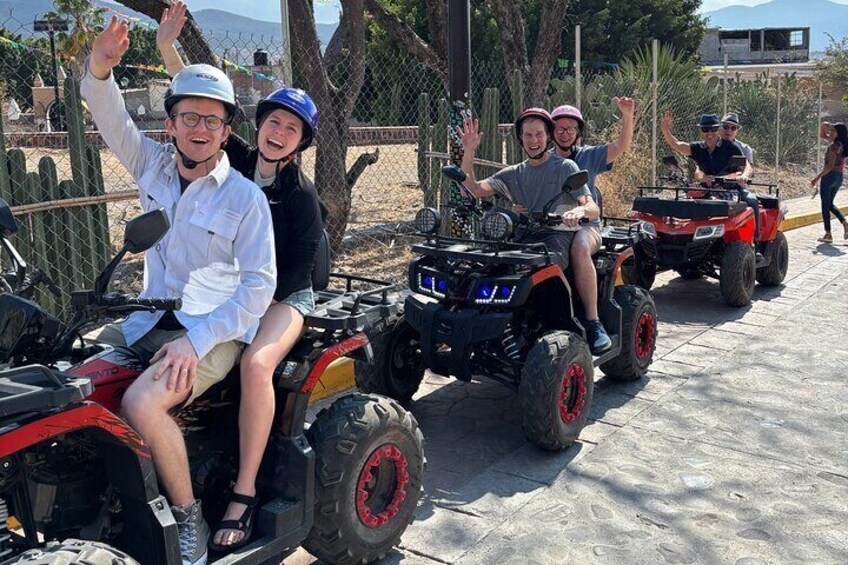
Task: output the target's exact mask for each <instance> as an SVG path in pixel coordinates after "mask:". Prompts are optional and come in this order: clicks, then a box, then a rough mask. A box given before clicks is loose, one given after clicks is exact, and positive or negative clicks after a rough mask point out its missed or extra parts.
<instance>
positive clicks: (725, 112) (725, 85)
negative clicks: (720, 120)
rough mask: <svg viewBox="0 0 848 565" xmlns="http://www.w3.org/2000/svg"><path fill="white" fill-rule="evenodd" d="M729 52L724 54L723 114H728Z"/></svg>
mask: <svg viewBox="0 0 848 565" xmlns="http://www.w3.org/2000/svg"><path fill="white" fill-rule="evenodd" d="M727 74H728V72H727V53H725V54H724V80H722V86H723V88H722V101H721V115H722V116H726V115H727Z"/></svg>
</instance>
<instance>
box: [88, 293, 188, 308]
mask: <svg viewBox="0 0 848 565" xmlns="http://www.w3.org/2000/svg"><path fill="white" fill-rule="evenodd" d="M99 302H100V305H102V306H106V307H108V308H122V307H125V306H129V307H133V306H136V307H138V308H139V309H150V310H179V309H180V308H182V307H183V301H182V299H180V298H132V297H130V296H128V295H126V294H120V293H109V294H106V295H104V296H102V297H101V300H100V301H99Z"/></svg>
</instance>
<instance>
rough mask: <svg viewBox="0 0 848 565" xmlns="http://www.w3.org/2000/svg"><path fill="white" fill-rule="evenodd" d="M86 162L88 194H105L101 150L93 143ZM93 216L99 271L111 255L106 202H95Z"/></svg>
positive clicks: (89, 146)
mask: <svg viewBox="0 0 848 565" xmlns="http://www.w3.org/2000/svg"><path fill="white" fill-rule="evenodd" d="M86 162H87V164H88V179H89V182H88V195H89V196H103V195H104V194H106V187H105V186H104V184H103V166H102V164H101V162H100V150H99V149H97V147H95V146H93V145H88V146H86ZM92 217H93V220H94V229H93V230H92V234H93V235H94V236H95V238H94V247H93V249H94V252H95V256H94V257H92V259H94V270H95V272H96V273H99V272H100V270H101V269H103V267H105V266H106V260H107V259H108V257H109V255H111V250H110V249H109V247H110V245H109V244H110V241H109V216H108V213H107V211H106V204H95V205H93V206H92Z"/></svg>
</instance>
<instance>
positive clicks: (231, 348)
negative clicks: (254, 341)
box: [85, 324, 243, 405]
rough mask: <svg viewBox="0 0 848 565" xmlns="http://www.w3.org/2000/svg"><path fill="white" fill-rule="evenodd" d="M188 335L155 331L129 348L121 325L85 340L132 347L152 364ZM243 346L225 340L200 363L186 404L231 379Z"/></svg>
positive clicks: (95, 331)
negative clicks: (165, 347)
mask: <svg viewBox="0 0 848 565" xmlns="http://www.w3.org/2000/svg"><path fill="white" fill-rule="evenodd" d="M185 334H186V331H185V330H175V331H168V330H160V329H157V328H153V329H152V330H150V331H149V332H147V333H146V334H145V335H144V337H142V338H141V339H140V340H138V341H137V342H135V343H134V344H132V345H130V346H128V345H127V342H126V340H125V339H124V333H123V332H122V331H121V325H120V324H106V325H105V326H103V327H102V328H98V329H96V330H94V331H92V332H90V333H88V334H86V336H85V338H86V339H89V340H94V341H99V342H102V343H108V344H109V345H114V346H123V347H129V348H130V349H132V350H133V351H135V352H136V353H137V354H138V355H139V356H140V357H141V360H142V361H144V363H145V364H146V363H149V362H150V358H151V357H153V355H154V354H155V353H156V352H157V351H159V349H160V348H161V347H162V346H163V345H165V344H166V343H168V342H171V341H174V340H175V339H177V338H180V337H182V336H184V335H185ZM242 347H243V345H242V344H241V343H240V342H238V341H225V342H223V343H219V344H218V345H216V346H215V347H213V348H212V351H210V352H209V353H207V354H206V355H205V356H204V357H203V358H202V359H201V360H200V362H199V363H198V364H197V377H196V378H195V379H194V385H193V386H192V390H191V395H190V396H189V397H188V398H187V399H186V400H185V402H184V403H183V405H186V404H189V403H190V402H193V401H194V400H195V399H196V398H197V397H198V396H200V395H201V394H203V393H204V392H206V390H207V389H209V387H211V386H212V385H214V384H215V383H217V382H218V381H220V380H222V379H223V378H224V377H226V376H227V373H229V372H230V369H232V368H233V367H234V366H235V364H236V362H237V361H238V359H239V355H241V350H242Z"/></svg>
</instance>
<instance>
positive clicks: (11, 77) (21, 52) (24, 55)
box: [0, 27, 55, 108]
mask: <svg viewBox="0 0 848 565" xmlns="http://www.w3.org/2000/svg"><path fill="white" fill-rule="evenodd" d="M0 37H3V38H5V39H8V40H10V41H14V42H15V43H17V44H20V45H24V44H25V45H26V46H27V47H29V48H30V49H24V48H20V47H15V46H12V45H10V44H8V43H5V42H0V68H2V69H3V72H2V73H0V84H2V89H3V92H4V94H5V95H6V96H9V97H11V98H14V99H15V100H16V101H17V103H18V104H20V105H21V106H22V108H27V107H29V108H31V107H32V83H33V81H34V80H35V75H36V74H38V73H41V75H42V77H43V79H44V81H45V83H46V84H48V85H52V84H53V82H54V81H55V79H54V78H53V76H52V73H51V72H50V69H51V67H50V55H47V54H45V53H44V52H42V51H38V49H43V50H47V49H48V47H47V43H46V41H45V40H41V39H36V40H29V41H25V40H24V39H23V38H22V37H21V36H20V35H18V34H15V33H12V32H11V31H9V30H7V29H6V28H3V27H0Z"/></svg>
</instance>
